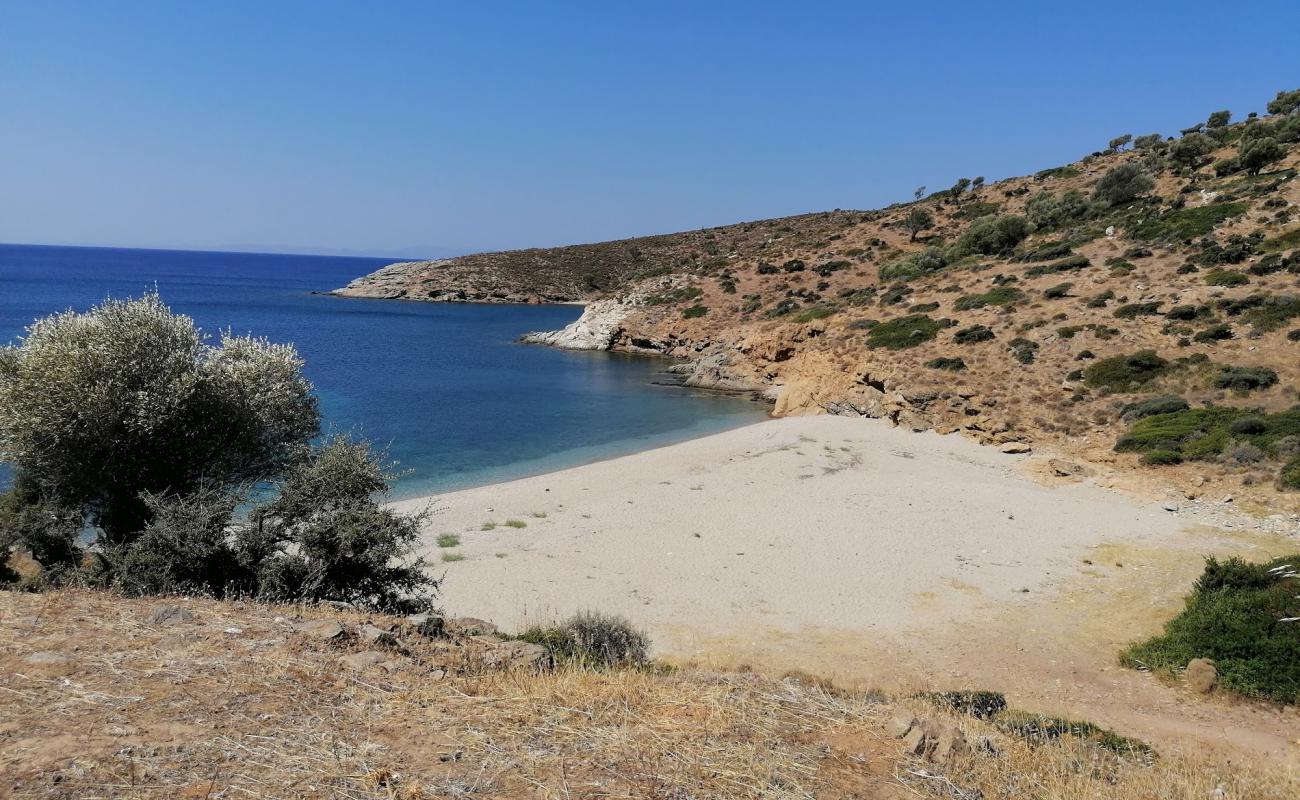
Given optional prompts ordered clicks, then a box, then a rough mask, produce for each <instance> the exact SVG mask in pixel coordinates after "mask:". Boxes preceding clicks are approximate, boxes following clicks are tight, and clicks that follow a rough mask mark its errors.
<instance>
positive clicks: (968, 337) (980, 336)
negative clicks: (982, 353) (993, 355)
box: [952, 325, 993, 344]
mask: <svg viewBox="0 0 1300 800" xmlns="http://www.w3.org/2000/svg"><path fill="white" fill-rule="evenodd" d="M992 338H993V331H992V329H990V328H989V327H988V326H987V325H972V326H970V327H969V328H962V329H961V330H959V331H957V332H956V333H954V334H953V335H952V340H953V341H954V342H956V343H957V344H975V343H977V342H987V341H988V340H989V339H992Z"/></svg>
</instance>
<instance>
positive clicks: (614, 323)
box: [520, 300, 632, 350]
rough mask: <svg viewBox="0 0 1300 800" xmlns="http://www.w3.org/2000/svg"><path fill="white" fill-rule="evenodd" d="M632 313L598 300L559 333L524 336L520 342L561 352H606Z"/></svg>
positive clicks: (621, 305) (614, 302)
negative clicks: (548, 347)
mask: <svg viewBox="0 0 1300 800" xmlns="http://www.w3.org/2000/svg"><path fill="white" fill-rule="evenodd" d="M631 312H632V306H630V305H627V304H625V303H621V302H619V301H618V300H597V301H595V302H594V303H588V304H587V307H586V308H584V309H583V310H582V316H580V317H578V318H577V319H576V320H574V321H573V322H570V323H569V324H568V325H566V326H564V327H563V328H561V329H560V330H558V331H539V332H536V333H525V334H524V335H523V337H522V338H521V339H520V341H523V342H528V343H530V344H549V345H551V346H552V347H559V348H562V349H564V350H608V349H609V346H610V343H611V342H613V341H614V336H615V335H617V334H618V331H619V329H620V328H621V327H622V324H623V319H624V318H625V317H627V315H628V314H630V313H631Z"/></svg>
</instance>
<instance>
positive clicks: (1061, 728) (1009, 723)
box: [995, 711, 1155, 761]
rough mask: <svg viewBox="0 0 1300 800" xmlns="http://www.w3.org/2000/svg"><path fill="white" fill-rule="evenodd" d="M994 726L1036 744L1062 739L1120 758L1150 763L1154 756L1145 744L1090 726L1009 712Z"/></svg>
mask: <svg viewBox="0 0 1300 800" xmlns="http://www.w3.org/2000/svg"><path fill="white" fill-rule="evenodd" d="M995 724H996V725H997V727H998V728H999V729H1001V730H1002V731H1003V732H1005V733H1008V734H1011V735H1012V736H1018V737H1020V738H1022V739H1025V740H1026V741H1029V742H1033V743H1037V744H1041V743H1045V742H1054V741H1057V740H1058V739H1060V738H1061V737H1062V736H1072V737H1074V738H1076V739H1079V740H1081V741H1084V742H1089V743H1091V744H1093V745H1095V746H1097V747H1100V748H1102V749H1103V750H1109V751H1111V752H1112V753H1115V754H1117V755H1121V756H1136V757H1138V758H1140V759H1142V760H1143V761H1146V760H1149V759H1150V758H1152V757H1153V756H1154V754H1155V751H1154V750H1152V749H1151V746H1150V745H1148V744H1146V743H1145V742H1142V741H1139V740H1137V739H1130V738H1129V737H1127V736H1120V735H1119V734H1118V733H1115V732H1114V731H1112V730H1108V729H1106V728H1102V727H1100V726H1098V725H1095V724H1093V723H1091V722H1080V721H1078V720H1071V719H1063V718H1061V717H1049V716H1046V715H1044V714H1031V713H1028V712H1025V711H1006V712H1003V713H1002V714H1001V715H999V716H998V718H997V721H996V723H995Z"/></svg>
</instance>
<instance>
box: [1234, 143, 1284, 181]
mask: <svg viewBox="0 0 1300 800" xmlns="http://www.w3.org/2000/svg"><path fill="white" fill-rule="evenodd" d="M1285 155H1286V150H1285V149H1284V148H1283V147H1282V145H1280V144H1278V143H1277V140H1275V139H1273V138H1270V137H1267V136H1265V137H1263V138H1258V139H1250V140H1244V139H1243V140H1242V142H1241V150H1240V152H1239V154H1238V156H1237V163H1238V165H1239V166H1240V167H1241V168H1242V169H1244V170H1246V171H1247V172H1248V173H1250V174H1251V175H1257V174H1259V171H1260V170H1261V169H1263V168H1264V167H1266V166H1268V165H1269V164H1272V163H1273V162H1274V161H1278V160H1279V159H1281V158H1282V157H1283V156H1285Z"/></svg>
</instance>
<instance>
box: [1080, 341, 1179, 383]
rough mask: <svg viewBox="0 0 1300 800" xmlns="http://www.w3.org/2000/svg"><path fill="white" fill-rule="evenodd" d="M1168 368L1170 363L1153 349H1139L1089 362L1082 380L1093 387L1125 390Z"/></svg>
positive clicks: (1149, 379)
mask: <svg viewBox="0 0 1300 800" xmlns="http://www.w3.org/2000/svg"><path fill="white" fill-rule="evenodd" d="M1169 369H1170V363H1169V362H1168V361H1166V360H1165V359H1163V358H1161V357H1160V356H1158V355H1156V353H1155V351H1154V350H1141V351H1139V352H1136V353H1133V354H1132V355H1127V356H1114V357H1112V358H1103V359H1101V360H1100V361H1097V362H1096V363H1094V364H1090V365H1089V366H1088V367H1087V368H1086V369H1085V370H1084V371H1083V380H1084V383H1086V384H1087V385H1088V386H1091V387H1093V388H1094V389H1110V390H1112V391H1116V392H1126V391H1133V390H1134V389H1139V388H1141V387H1143V386H1145V385H1146V384H1148V383H1150V382H1151V381H1153V380H1155V379H1156V378H1159V377H1160V376H1161V375H1164V374H1165V373H1166V372H1168V371H1169Z"/></svg>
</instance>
